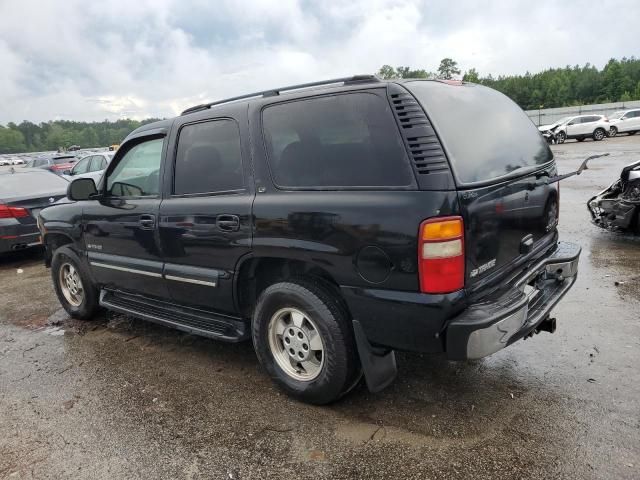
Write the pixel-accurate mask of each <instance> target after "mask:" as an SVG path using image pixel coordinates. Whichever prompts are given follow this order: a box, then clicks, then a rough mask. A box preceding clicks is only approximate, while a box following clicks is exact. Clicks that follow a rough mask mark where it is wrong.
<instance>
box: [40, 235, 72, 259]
mask: <svg viewBox="0 0 640 480" xmlns="http://www.w3.org/2000/svg"><path fill="white" fill-rule="evenodd" d="M42 243H43V245H44V246H45V249H46V253H45V265H46V266H47V267H50V266H51V259H52V258H53V252H55V251H56V250H57V249H58V248H60V247H62V246H65V245H70V246H71V247H73V245H74V241H73V239H72V238H71V237H70V236H69V235H67V234H64V233H60V232H49V233H46V234H45V235H44V236H43V238H42Z"/></svg>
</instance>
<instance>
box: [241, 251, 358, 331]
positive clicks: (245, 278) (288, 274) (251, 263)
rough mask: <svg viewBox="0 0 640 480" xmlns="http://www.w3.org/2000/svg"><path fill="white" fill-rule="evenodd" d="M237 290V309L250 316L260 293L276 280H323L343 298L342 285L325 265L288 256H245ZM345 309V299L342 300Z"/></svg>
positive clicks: (245, 315)
mask: <svg viewBox="0 0 640 480" xmlns="http://www.w3.org/2000/svg"><path fill="white" fill-rule="evenodd" d="M236 272H237V273H236V275H235V277H236V278H235V281H234V292H235V295H234V296H235V300H236V306H237V308H238V311H239V312H241V314H242V315H243V316H244V317H245V318H251V316H252V314H253V309H254V307H255V304H256V301H257V299H258V297H259V296H260V293H261V292H262V291H264V290H265V289H266V288H267V287H268V286H269V285H272V284H274V283H276V282H280V281H285V280H290V279H294V278H300V277H310V278H314V279H316V280H319V281H322V283H324V284H325V285H326V286H327V287H329V288H331V289H332V290H333V291H334V292H335V293H336V295H338V296H340V298H342V297H341V294H340V285H339V283H338V282H337V281H336V280H335V278H334V277H333V276H332V275H331V274H330V273H329V271H327V270H326V269H325V268H323V267H321V266H320V265H318V264H317V263H314V262H309V261H305V260H298V259H291V258H285V257H273V256H264V257H254V256H250V257H247V258H245V259H244V260H243V261H242V262H241V263H240V264H239V266H238V268H237V269H236ZM342 302H343V303H344V306H345V308H346V302H344V300H342Z"/></svg>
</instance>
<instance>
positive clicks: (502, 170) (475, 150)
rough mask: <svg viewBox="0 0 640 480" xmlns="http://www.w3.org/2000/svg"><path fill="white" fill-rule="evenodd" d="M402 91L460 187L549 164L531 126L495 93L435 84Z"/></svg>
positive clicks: (547, 152) (411, 86) (548, 153)
mask: <svg viewBox="0 0 640 480" xmlns="http://www.w3.org/2000/svg"><path fill="white" fill-rule="evenodd" d="M405 86H406V87H407V88H408V89H409V90H410V91H411V93H413V95H414V96H415V97H416V98H417V100H418V101H419V102H420V103H421V104H422V107H423V108H424V109H425V111H426V112H427V115H429V117H430V119H431V122H432V123H433V126H434V128H435V130H436V132H437V133H438V135H439V137H440V141H441V142H442V144H443V145H444V147H445V150H446V152H447V156H448V158H449V161H450V162H451V167H452V169H453V171H454V174H455V176H456V179H457V180H458V182H459V183H461V184H470V183H476V182H486V181H490V180H494V179H497V178H500V177H504V176H505V175H509V174H510V173H512V172H515V171H516V170H519V169H529V168H530V167H535V166H537V165H543V164H546V163H548V162H550V161H551V160H553V154H552V153H551V150H550V149H549V146H548V145H547V143H546V141H545V140H544V138H543V137H542V135H540V132H539V131H538V129H537V128H536V127H535V125H534V124H533V122H531V120H530V119H529V117H527V115H526V114H525V113H524V112H523V111H522V109H521V108H520V107H519V106H518V105H516V104H515V103H514V102H513V101H512V100H511V99H509V98H508V97H507V96H505V95H503V94H502V93H500V92H498V91H497V90H493V89H491V88H487V87H484V86H482V85H475V84H462V85H450V84H446V83H442V82H435V81H413V82H407V83H406V84H405ZM523 173H524V172H523Z"/></svg>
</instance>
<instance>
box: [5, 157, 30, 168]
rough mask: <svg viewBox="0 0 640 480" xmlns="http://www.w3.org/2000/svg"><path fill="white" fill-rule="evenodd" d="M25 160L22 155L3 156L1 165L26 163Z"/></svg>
mask: <svg viewBox="0 0 640 480" xmlns="http://www.w3.org/2000/svg"><path fill="white" fill-rule="evenodd" d="M24 163H25V161H24V159H23V158H21V157H1V158H0V166H5V165H24Z"/></svg>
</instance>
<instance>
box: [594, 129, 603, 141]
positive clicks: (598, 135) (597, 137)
mask: <svg viewBox="0 0 640 480" xmlns="http://www.w3.org/2000/svg"><path fill="white" fill-rule="evenodd" d="M602 137H604V134H603V133H602V131H601V130H598V131H597V132H596V139H598V140H602Z"/></svg>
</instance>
